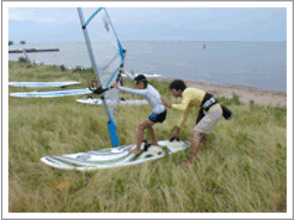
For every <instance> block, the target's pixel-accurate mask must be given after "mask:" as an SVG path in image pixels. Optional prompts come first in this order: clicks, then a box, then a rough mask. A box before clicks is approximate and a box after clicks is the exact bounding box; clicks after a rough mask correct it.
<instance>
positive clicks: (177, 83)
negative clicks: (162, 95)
mask: <svg viewBox="0 0 294 220" xmlns="http://www.w3.org/2000/svg"><path fill="white" fill-rule="evenodd" d="M186 88H187V86H186V84H185V82H184V81H183V80H180V79H175V80H174V81H172V82H171V84H169V89H170V90H172V89H175V90H177V91H178V90H181V91H184V90H185V89H186Z"/></svg>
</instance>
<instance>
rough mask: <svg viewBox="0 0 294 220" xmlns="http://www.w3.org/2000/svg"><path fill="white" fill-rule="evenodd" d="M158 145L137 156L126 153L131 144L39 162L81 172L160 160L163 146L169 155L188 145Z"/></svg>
mask: <svg viewBox="0 0 294 220" xmlns="http://www.w3.org/2000/svg"><path fill="white" fill-rule="evenodd" d="M158 144H159V146H154V145H151V146H150V147H149V148H148V150H147V151H142V153H141V154H139V155H135V154H133V153H129V152H128V149H131V148H135V147H136V145H135V144H133V145H124V146H119V147H117V148H107V149H102V150H99V151H89V152H80V153H74V154H66V155H58V156H45V157H42V158H41V161H42V162H44V163H45V164H47V165H49V166H51V167H55V168H58V169H77V170H81V171H86V170H95V169H106V168H115V167H122V166H130V165H136V164H140V163H144V162H147V161H150V160H156V159H159V158H162V157H163V156H164V155H165V151H164V149H163V147H164V146H166V148H167V150H168V152H169V153H175V152H178V151H180V150H184V149H186V148H187V147H188V146H189V145H190V143H189V142H187V141H174V142H169V141H168V140H166V141H159V142H158ZM142 147H143V144H142Z"/></svg>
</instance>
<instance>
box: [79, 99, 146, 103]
mask: <svg viewBox="0 0 294 220" xmlns="http://www.w3.org/2000/svg"><path fill="white" fill-rule="evenodd" d="M76 101H77V102H79V103H83V104H91V105H102V104H103V101H102V99H91V98H87V99H77V100H76ZM119 104H120V105H145V104H148V102H147V100H145V99H142V100H119Z"/></svg>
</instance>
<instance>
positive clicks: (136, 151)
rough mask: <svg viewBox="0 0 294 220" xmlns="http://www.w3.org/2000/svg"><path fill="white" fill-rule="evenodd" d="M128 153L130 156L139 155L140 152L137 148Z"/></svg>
mask: <svg viewBox="0 0 294 220" xmlns="http://www.w3.org/2000/svg"><path fill="white" fill-rule="evenodd" d="M129 153H132V154H139V153H140V150H139V149H138V148H135V149H131V150H129Z"/></svg>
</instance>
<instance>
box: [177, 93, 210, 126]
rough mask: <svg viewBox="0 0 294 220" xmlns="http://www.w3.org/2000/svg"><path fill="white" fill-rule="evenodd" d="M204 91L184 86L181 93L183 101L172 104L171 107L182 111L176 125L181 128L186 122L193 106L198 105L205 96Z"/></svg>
mask: <svg viewBox="0 0 294 220" xmlns="http://www.w3.org/2000/svg"><path fill="white" fill-rule="evenodd" d="M205 94H206V92H205V91H203V90H201V89H196V88H186V89H185V90H184V92H183V93H182V97H183V101H182V103H181V104H172V108H175V109H179V110H182V111H184V113H183V115H182V117H181V119H180V122H179V124H178V127H179V128H181V127H182V125H183V124H184V123H185V122H186V120H187V117H188V115H189V113H190V111H191V109H192V108H193V106H195V105H197V106H200V105H201V103H202V100H203V99H204V97H205Z"/></svg>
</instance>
